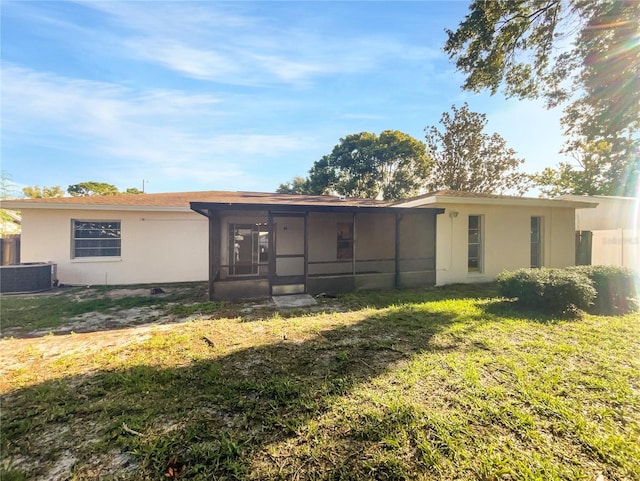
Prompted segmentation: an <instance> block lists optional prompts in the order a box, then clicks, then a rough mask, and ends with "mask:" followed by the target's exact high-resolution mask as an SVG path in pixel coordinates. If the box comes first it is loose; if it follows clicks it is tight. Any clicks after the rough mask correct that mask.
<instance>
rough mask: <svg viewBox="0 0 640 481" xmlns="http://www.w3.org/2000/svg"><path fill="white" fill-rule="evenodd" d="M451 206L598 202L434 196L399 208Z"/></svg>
mask: <svg viewBox="0 0 640 481" xmlns="http://www.w3.org/2000/svg"><path fill="white" fill-rule="evenodd" d="M451 204H469V205H512V206H514V207H562V208H574V209H585V208H587V209H588V208H595V207H597V206H598V203H597V202H585V201H570V200H563V199H534V198H530V197H523V198H516V199H513V198H508V199H505V198H496V197H456V196H442V195H434V196H432V197H427V198H423V199H415V200H413V201H412V200H409V201H408V202H405V203H402V204H399V206H407V207H417V206H419V205H424V206H429V207H432V206H433V207H438V206H441V205H451Z"/></svg>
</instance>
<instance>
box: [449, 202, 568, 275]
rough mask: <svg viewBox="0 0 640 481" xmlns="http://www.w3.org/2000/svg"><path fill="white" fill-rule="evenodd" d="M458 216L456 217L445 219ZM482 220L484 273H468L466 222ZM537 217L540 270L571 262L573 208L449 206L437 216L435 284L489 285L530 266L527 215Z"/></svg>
mask: <svg viewBox="0 0 640 481" xmlns="http://www.w3.org/2000/svg"><path fill="white" fill-rule="evenodd" d="M451 212H457V213H458V214H457V217H453V216H452V215H450V213H451ZM469 215H480V216H482V224H483V226H482V232H483V238H484V242H483V247H484V250H483V270H482V272H481V273H477V272H468V268H467V254H468V239H467V229H468V218H469ZM533 216H538V217H542V218H543V221H542V236H543V244H542V259H543V266H544V267H566V266H570V265H573V264H574V263H575V232H574V219H575V213H574V209H572V208H557V207H554V208H551V207H511V206H498V205H464V204H458V205H456V204H449V205H447V206H446V210H445V213H444V214H441V215H439V216H438V217H437V219H438V220H437V225H438V227H437V256H436V259H437V260H436V269H437V272H436V283H437V284H438V285H444V284H451V283H456V282H462V283H470V282H490V281H492V280H494V279H495V277H496V275H498V274H499V273H500V272H502V271H503V270H514V269H519V268H522V267H529V266H530V254H531V251H530V249H531V243H530V242H531V238H530V230H531V217H533Z"/></svg>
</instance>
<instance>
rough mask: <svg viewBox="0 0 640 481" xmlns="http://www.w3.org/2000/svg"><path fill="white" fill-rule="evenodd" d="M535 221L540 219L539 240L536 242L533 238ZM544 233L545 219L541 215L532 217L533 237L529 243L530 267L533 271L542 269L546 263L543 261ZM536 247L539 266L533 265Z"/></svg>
mask: <svg viewBox="0 0 640 481" xmlns="http://www.w3.org/2000/svg"><path fill="white" fill-rule="evenodd" d="M533 219H538V239H537V241H536V242H534V238H533V233H534V232H533ZM543 231H544V218H543V217H542V216H539V215H532V216H531V236H530V241H529V264H530V267H531V268H533V269H537V268H540V267H542V266H544V261H543V257H542V255H543V250H542V249H543ZM534 246H535V249H536V251H537V256H538V264H537V265H533V262H532V261H533V253H534Z"/></svg>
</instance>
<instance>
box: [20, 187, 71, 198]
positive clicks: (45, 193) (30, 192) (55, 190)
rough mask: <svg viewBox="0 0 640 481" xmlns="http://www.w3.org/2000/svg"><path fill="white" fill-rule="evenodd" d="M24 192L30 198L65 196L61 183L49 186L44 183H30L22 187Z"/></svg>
mask: <svg viewBox="0 0 640 481" xmlns="http://www.w3.org/2000/svg"><path fill="white" fill-rule="evenodd" d="M22 193H23V194H24V195H25V196H26V197H28V198H30V199H43V198H49V197H64V190H62V187H60V186H59V185H54V186H52V187H47V186H46V185H43V186H42V187H40V186H39V185H29V186H27V187H24V188H23V189H22Z"/></svg>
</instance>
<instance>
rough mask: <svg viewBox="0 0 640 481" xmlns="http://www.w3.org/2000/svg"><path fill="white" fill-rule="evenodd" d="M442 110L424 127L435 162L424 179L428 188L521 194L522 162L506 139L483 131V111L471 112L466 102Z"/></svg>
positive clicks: (523, 180) (524, 181) (523, 185)
mask: <svg viewBox="0 0 640 481" xmlns="http://www.w3.org/2000/svg"><path fill="white" fill-rule="evenodd" d="M451 110H452V112H453V113H452V114H450V113H449V112H444V113H443V114H442V117H441V118H440V124H441V125H442V130H439V129H438V127H437V126H431V127H427V128H426V129H425V132H426V139H427V147H428V149H429V153H430V155H431V157H432V158H433V159H434V161H435V165H434V168H433V171H432V173H431V176H430V178H429V180H428V182H427V187H428V189H429V190H431V191H437V190H443V189H450V190H459V191H465V192H479V193H490V194H502V193H507V192H513V193H518V194H523V193H524V192H525V191H526V190H527V184H528V182H527V181H528V176H527V175H526V174H524V173H521V172H519V171H518V167H519V166H520V165H521V164H522V163H524V160H523V159H519V158H517V157H516V152H515V151H514V150H513V149H510V148H507V145H506V142H505V140H504V139H503V138H502V137H501V136H500V135H498V134H497V133H494V134H492V135H489V134H486V133H484V128H485V126H486V124H487V118H486V115H484V114H480V113H477V112H471V111H470V110H469V106H468V105H467V104H466V103H465V104H464V105H463V106H462V107H460V108H457V107H456V106H455V105H453V106H452V107H451Z"/></svg>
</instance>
